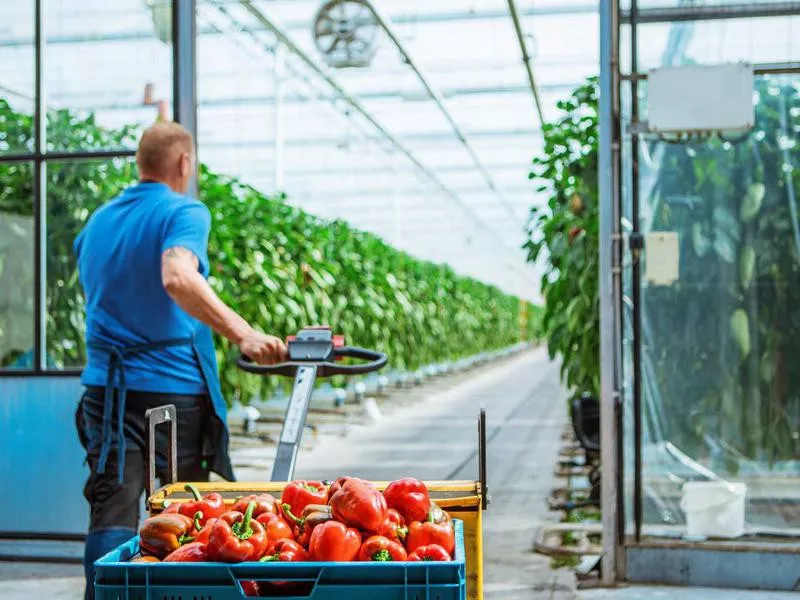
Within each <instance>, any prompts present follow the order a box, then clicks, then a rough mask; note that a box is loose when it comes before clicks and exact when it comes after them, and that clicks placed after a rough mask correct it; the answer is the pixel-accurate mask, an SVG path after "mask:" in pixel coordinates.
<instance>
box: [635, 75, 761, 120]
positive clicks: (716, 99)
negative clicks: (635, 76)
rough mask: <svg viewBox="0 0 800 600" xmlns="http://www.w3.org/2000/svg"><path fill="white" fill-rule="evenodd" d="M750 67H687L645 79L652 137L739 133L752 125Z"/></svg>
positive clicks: (753, 83)
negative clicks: (689, 133) (658, 134)
mask: <svg viewBox="0 0 800 600" xmlns="http://www.w3.org/2000/svg"><path fill="white" fill-rule="evenodd" d="M754 85H755V81H754V75H753V67H752V65H748V64H743V63H740V64H724V65H708V66H699V65H690V66H680V67H664V68H659V69H653V70H651V71H650V72H649V73H648V76H647V105H648V115H647V125H648V129H649V131H651V132H654V133H680V132H703V133H705V132H744V131H747V130H749V129H752V127H753V125H754V124H755V103H754V101H753V92H754V89H755V88H754Z"/></svg>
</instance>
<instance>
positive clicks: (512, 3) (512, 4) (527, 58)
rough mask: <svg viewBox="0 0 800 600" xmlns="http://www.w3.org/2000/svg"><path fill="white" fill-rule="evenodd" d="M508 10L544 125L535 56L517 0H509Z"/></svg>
mask: <svg viewBox="0 0 800 600" xmlns="http://www.w3.org/2000/svg"><path fill="white" fill-rule="evenodd" d="M508 11H509V12H510V13H511V20H512V21H513V22H514V31H516V33H517V41H518V42H519V48H520V50H521V51H522V62H523V64H524V65H525V72H526V73H527V74H528V84H529V85H530V88H531V94H532V95H533V104H534V106H535V108H536V114H537V115H538V116H539V124H540V125H541V126H542V127H544V112H543V111H542V99H541V97H540V96H539V88H538V86H537V85H536V78H535V77H534V76H533V66H532V65H531V63H532V62H533V57H531V55H530V53H529V52H528V44H527V42H526V41H525V32H524V31H523V30H522V22H521V21H520V18H519V9H518V8H517V3H516V0H508Z"/></svg>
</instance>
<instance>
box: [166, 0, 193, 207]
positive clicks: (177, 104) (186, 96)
mask: <svg viewBox="0 0 800 600" xmlns="http://www.w3.org/2000/svg"><path fill="white" fill-rule="evenodd" d="M196 33H197V1H196V0H172V99H173V113H174V117H173V118H174V119H175V122H176V123H180V124H181V125H183V126H184V127H185V128H186V129H187V130H188V131H189V133H191V134H192V135H193V136H194V139H195V145H197V54H196ZM189 193H190V194H191V195H194V196H196V195H197V177H194V178H193V179H192V182H191V184H190V186H189Z"/></svg>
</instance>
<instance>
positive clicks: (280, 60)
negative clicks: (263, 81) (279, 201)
mask: <svg viewBox="0 0 800 600" xmlns="http://www.w3.org/2000/svg"><path fill="white" fill-rule="evenodd" d="M285 80H286V47H285V46H284V45H283V43H281V42H280V40H279V41H278V46H277V47H276V48H275V191H276V192H282V191H284V190H283V174H284V168H283V153H284V148H285V137H286V134H285V131H286V129H285V127H284V126H283V124H284V121H285V116H284V98H283V93H284V88H285V87H286V83H285Z"/></svg>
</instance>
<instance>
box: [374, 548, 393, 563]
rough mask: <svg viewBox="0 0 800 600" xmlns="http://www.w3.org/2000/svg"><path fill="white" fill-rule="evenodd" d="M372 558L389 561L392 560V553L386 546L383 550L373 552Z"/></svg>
mask: <svg viewBox="0 0 800 600" xmlns="http://www.w3.org/2000/svg"><path fill="white" fill-rule="evenodd" d="M372 560H374V561H375V562H389V561H391V560H392V555H391V554H390V553H389V551H388V550H387V549H386V548H384V549H383V550H378V551H377V552H376V553H375V554H373V555H372Z"/></svg>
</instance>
